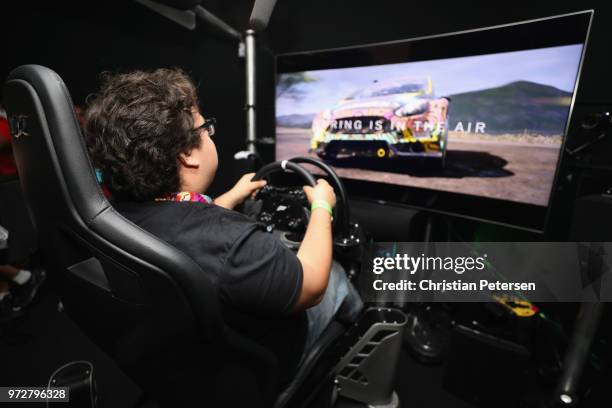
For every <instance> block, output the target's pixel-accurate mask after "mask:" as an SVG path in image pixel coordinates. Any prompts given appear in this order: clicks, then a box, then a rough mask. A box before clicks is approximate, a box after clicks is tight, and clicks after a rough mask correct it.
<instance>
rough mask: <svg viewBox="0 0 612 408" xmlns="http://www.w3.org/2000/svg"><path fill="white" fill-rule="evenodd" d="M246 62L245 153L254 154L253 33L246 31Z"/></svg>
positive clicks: (254, 54)
mask: <svg viewBox="0 0 612 408" xmlns="http://www.w3.org/2000/svg"><path fill="white" fill-rule="evenodd" d="M244 43H245V60H246V105H245V107H244V109H245V110H246V126H247V140H246V143H247V151H249V152H250V153H256V149H255V141H256V137H257V136H256V122H255V96H256V94H255V56H256V52H255V31H254V30H247V31H246V32H245V35H244Z"/></svg>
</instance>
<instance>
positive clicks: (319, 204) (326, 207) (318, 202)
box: [310, 200, 334, 216]
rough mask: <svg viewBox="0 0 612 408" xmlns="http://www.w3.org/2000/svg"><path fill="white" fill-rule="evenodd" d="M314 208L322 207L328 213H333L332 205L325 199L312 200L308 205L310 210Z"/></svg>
mask: <svg viewBox="0 0 612 408" xmlns="http://www.w3.org/2000/svg"><path fill="white" fill-rule="evenodd" d="M315 208H323V209H324V210H325V211H327V212H328V213H329V215H332V216H333V215H334V212H333V210H332V206H331V205H329V203H328V202H327V201H325V200H314V201H313V202H312V204H311V205H310V211H314V210H315Z"/></svg>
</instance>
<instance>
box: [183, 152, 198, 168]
mask: <svg viewBox="0 0 612 408" xmlns="http://www.w3.org/2000/svg"><path fill="white" fill-rule="evenodd" d="M179 161H180V162H181V164H182V165H183V166H185V167H188V168H191V169H197V168H198V167H200V162H199V160H198V159H197V157H196V156H195V155H192V154H191V152H187V153H181V154H179Z"/></svg>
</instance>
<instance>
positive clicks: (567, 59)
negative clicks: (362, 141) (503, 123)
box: [276, 44, 582, 116]
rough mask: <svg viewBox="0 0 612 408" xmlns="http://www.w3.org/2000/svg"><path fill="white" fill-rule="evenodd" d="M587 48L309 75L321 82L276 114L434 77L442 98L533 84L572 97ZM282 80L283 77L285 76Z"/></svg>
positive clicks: (312, 109) (280, 102)
mask: <svg viewBox="0 0 612 408" xmlns="http://www.w3.org/2000/svg"><path fill="white" fill-rule="evenodd" d="M581 53H582V44H576V45H567V46H561V47H550V48H540V49H534V50H526V51H514V52H504V53H498V54H487V55H478V56H472V57H460V58H447V59H439V60H430V61H419V62H408V63H401V64H388V65H377V66H371V67H357V68H341V69H326V70H319V71H308V74H309V75H311V76H312V77H314V78H316V79H317V81H316V82H312V83H306V84H301V85H299V88H298V89H299V90H300V91H302V92H303V93H302V95H301V97H300V98H299V99H291V98H287V97H283V96H281V97H280V98H278V99H277V101H276V115H277V116H283V115H289V114H307V113H316V112H318V111H320V110H322V109H326V108H330V107H332V106H333V105H335V104H336V103H337V102H338V101H339V100H340V99H342V98H344V97H346V96H348V95H350V94H351V93H353V92H354V91H356V90H358V89H362V88H363V87H365V86H368V85H370V84H371V83H372V82H373V81H375V80H383V79H392V78H394V77H411V76H416V77H423V76H430V77H431V79H432V82H433V88H434V92H435V94H436V95H437V96H450V95H453V94H458V93H463V92H470V91H477V90H482V89H488V88H494V87H498V86H502V85H505V84H508V83H510V82H514V81H531V82H536V83H539V84H543V85H551V86H554V87H556V88H559V89H562V90H564V91H568V92H572V91H573V89H574V84H575V81H576V74H577V72H578V66H579V63H580V55H581ZM281 75H282V74H281Z"/></svg>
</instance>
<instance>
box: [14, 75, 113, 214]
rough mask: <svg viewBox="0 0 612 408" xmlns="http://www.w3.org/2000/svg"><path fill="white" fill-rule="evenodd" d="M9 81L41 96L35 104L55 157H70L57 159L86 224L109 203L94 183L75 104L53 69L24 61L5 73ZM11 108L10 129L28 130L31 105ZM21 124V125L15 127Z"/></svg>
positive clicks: (16, 133) (69, 190)
mask: <svg viewBox="0 0 612 408" xmlns="http://www.w3.org/2000/svg"><path fill="white" fill-rule="evenodd" d="M11 81H20V82H22V85H23V86H24V87H25V88H26V89H28V90H29V91H30V92H32V94H33V95H32V99H33V100H34V101H38V100H40V103H41V106H36V107H35V108H36V109H37V110H38V109H40V110H41V112H39V113H40V115H38V116H39V117H40V118H44V119H45V120H46V122H47V123H46V125H47V127H48V129H49V132H50V133H51V135H53V148H54V149H55V151H56V153H57V156H58V157H64V158H69V160H60V162H59V163H57V165H59V166H60V168H61V172H62V175H63V177H64V180H65V181H66V184H67V187H68V194H69V196H70V199H71V200H72V202H73V204H74V206H75V207H76V209H77V211H78V213H79V215H80V216H81V218H82V219H83V221H84V222H85V224H87V225H89V223H91V221H92V220H93V219H94V218H95V217H96V215H97V214H100V213H101V212H102V211H104V210H105V209H107V208H108V207H110V204H109V202H108V201H107V200H106V198H105V197H104V194H103V193H102V190H101V189H100V186H99V185H98V183H97V180H96V177H95V171H94V168H93V166H92V164H91V162H90V160H89V156H88V155H87V149H86V147H85V141H84V139H83V137H82V135H81V130H80V127H79V122H78V120H77V117H76V113H75V110H74V109H75V107H74V104H73V103H72V99H71V98H70V94H69V93H68V89H67V88H66V85H65V84H64V81H62V79H61V78H60V77H59V75H57V74H56V73H55V72H54V71H52V70H50V69H49V68H46V67H43V66H40V65H23V66H20V67H18V68H16V69H14V70H13V71H12V72H11V73H10V74H9V76H8V80H7V85H9V84H10V83H11ZM35 95H38V98H36V97H35ZM13 102H19V101H13ZM24 103H27V102H25V101H24ZM12 109H13V112H12V114H11V116H10V117H9V124H10V126H11V128H12V133H13V134H14V135H16V136H15V137H18V135H19V132H26V133H27V126H28V124H27V121H28V115H29V114H31V113H29V112H28V110H29V109H31V107H27V106H25V105H24V110H23V111H19V108H18V110H17V111H15V107H13V108H12ZM20 126H21V127H23V129H15V128H19V127H20ZM43 131H44V129H43Z"/></svg>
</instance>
